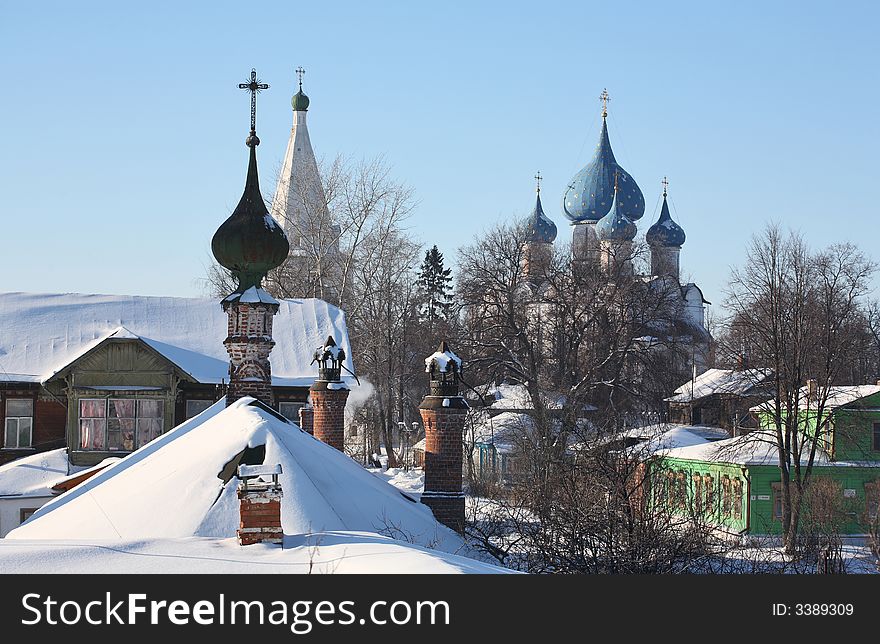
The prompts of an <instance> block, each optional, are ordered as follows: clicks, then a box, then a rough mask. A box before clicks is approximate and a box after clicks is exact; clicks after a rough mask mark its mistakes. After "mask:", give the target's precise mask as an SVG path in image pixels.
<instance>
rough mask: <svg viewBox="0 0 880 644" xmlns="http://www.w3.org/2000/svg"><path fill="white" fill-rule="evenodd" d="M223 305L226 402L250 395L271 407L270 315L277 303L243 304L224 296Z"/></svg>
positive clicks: (272, 343)
mask: <svg viewBox="0 0 880 644" xmlns="http://www.w3.org/2000/svg"><path fill="white" fill-rule="evenodd" d="M223 308H224V310H225V311H226V314H227V316H228V318H229V327H228V336H227V337H226V339H225V340H224V341H223V345H224V346H225V347H226V352H227V353H228V354H229V388H228V390H227V393H226V405H227V406H228V405H231V404H232V403H233V402H235V401H236V400H238V399H239V398H241V397H242V396H253V397H254V398H257V399H258V400H261V401H262V402H264V403H266V404H267V405H269V406H273V405H274V400H273V395H272V368H271V366H270V365H269V353H270V352H271V351H272V347H274V346H275V342H274V341H273V340H272V317H273V316H274V315H275V313H277V311H278V304H275V303H267V302H251V303H243V302H240V301H238V300H237V299H236V300H232V301H229V299H228V298H227V300H224V302H223Z"/></svg>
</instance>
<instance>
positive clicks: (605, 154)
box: [562, 91, 645, 223]
mask: <svg viewBox="0 0 880 644" xmlns="http://www.w3.org/2000/svg"><path fill="white" fill-rule="evenodd" d="M600 98H601V99H602V102H603V108H602V131H601V133H600V134H599V145H598V146H597V147H596V153H595V154H594V155H593V158H592V160H591V161H590V162H589V163H588V164H587V165H586V166H584V168H583V169H581V170H580V171H579V172H578V173H577V174H576V175H574V177H573V178H572V180H571V181H570V182H569V185H568V187H567V188H566V190H565V194H564V195H563V198H562V211H563V212H564V213H565V216H566V217H568V218H569V219H570V220H571V221H572V222H574V223H585V222H596V221H599V220H600V219H602V217H604V216H605V215H606V214H608V212H609V210H611V201H612V200H613V198H614V178H615V175H616V176H617V178H618V193H617V207H618V209H619V210H620V213H621V214H622V215H624V216H625V217H626V218H628V219H629V220H630V221H637V220H639V219H641V217H642V215H644V214H645V197H644V196H643V195H642V191H641V189H640V188H639V186H638V184H636V182H635V179H633V178H632V176H630V174H629V173H628V172H627V171H626V170H624V169H623V168H621V167H620V165H619V164H618V163H617V160H616V159H615V158H614V151H613V150H612V149H611V142H610V140H609V139H608V122H607V116H608V92H607V91H603V92H602V96H601V97H600Z"/></svg>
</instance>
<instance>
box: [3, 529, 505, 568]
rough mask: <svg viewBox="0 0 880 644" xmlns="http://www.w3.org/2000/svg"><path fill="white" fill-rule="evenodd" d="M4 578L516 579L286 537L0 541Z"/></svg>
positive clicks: (364, 536)
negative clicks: (250, 541) (272, 540)
mask: <svg viewBox="0 0 880 644" xmlns="http://www.w3.org/2000/svg"><path fill="white" fill-rule="evenodd" d="M0 570H2V571H3V572H5V573H10V574H11V573H102V574H103V573H116V574H156V573H187V574H198V573H208V574H220V573H222V574H253V573H267V574H269V573H275V574H277V573H284V574H295V573H300V574H308V573H312V574H346V573H348V574H362V573H363V574H376V573H386V574H401V573H405V574H493V573H512V572H513V571H512V570H508V569H506V568H499V567H498V566H493V565H490V564H486V563H482V562H480V561H476V560H474V559H469V558H467V557H462V556H458V555H454V554H448V553H445V552H438V551H437V550H431V549H429V548H425V547H422V546H418V545H415V544H412V543H405V542H402V541H398V540H395V539H391V538H388V537H385V536H381V535H378V534H375V533H366V532H319V533H315V534H310V535H297V536H285V537H284V543H283V545H280V546H279V545H268V544H257V545H251V546H247V547H245V548H242V547H241V546H239V545H238V543H237V542H236V541H235V540H234V539H217V538H210V537H201V538H194V537H190V538H189V539H137V540H128V541H119V540H115V541H112V542H108V541H102V540H98V539H89V540H83V539H77V540H69V539H64V540H52V541H32V540H20V539H15V540H13V539H0Z"/></svg>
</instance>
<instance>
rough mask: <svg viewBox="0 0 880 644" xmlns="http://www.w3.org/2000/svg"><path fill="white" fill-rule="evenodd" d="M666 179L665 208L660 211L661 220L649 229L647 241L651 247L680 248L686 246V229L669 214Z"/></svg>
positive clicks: (664, 181)
mask: <svg viewBox="0 0 880 644" xmlns="http://www.w3.org/2000/svg"><path fill="white" fill-rule="evenodd" d="M668 185H669V184H668V182H667V181H666V177H664V178H663V207H662V208H661V209H660V218H659V219H658V220H657V222H656V223H655V224H654V225H653V226H651V227H650V228H648V232H647V234H646V235H645V241H647V242H648V244H649V245H651V246H665V247H667V248H680V247H681V246H682V245H683V244H684V240H685V239H686V236H685V234H684V229H683V228H682V227H681V226H679V225H678V224H677V223H675V222H674V221H673V220H672V216H671V215H670V214H669V204H668V203H667V202H666V187H667V186H668Z"/></svg>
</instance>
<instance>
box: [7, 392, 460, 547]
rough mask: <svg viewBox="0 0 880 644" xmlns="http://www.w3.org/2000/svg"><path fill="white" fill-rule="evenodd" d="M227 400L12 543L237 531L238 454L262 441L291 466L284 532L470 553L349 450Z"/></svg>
mask: <svg viewBox="0 0 880 644" xmlns="http://www.w3.org/2000/svg"><path fill="white" fill-rule="evenodd" d="M224 404H225V403H224V401H222V400H221V401H220V402H218V403H216V404H215V405H214V406H212V407H211V408H209V409H208V410H206V411H205V412H203V413H202V414H199V415H198V416H196V417H195V418H193V419H191V420H189V421H187V422H185V423H183V424H182V425H179V426H178V427H176V428H175V429H173V430H171V431H170V432H169V433H167V434H165V435H163V436H161V437H159V438H157V439H156V440H155V441H153V442H151V443H149V444H147V445H145V446H144V447H142V448H141V449H139V450H138V451H136V452H134V453H132V454H131V455H129V456H127V457H126V458H124V459H122V460H121V461H119V462H117V463H115V464H113V465H111V466H109V467H108V468H106V469H105V470H103V471H101V472H99V473H98V474H96V475H95V476H93V477H92V478H91V479H89V480H88V481H86V482H84V483H82V484H81V485H79V486H77V487H75V488H73V489H72V490H70V491H69V492H67V493H65V494H63V495H61V496H58V497H56V498H55V499H53V500H52V501H50V502H49V503H48V504H46V505H44V506H43V507H42V508H40V509H39V510H38V511H37V512H36V513H35V514H34V515H33V516H32V517H31V518H30V519H29V520H28V521H26V522H25V523H24V524H22V525H21V526H20V527H18V528H16V529H15V530H13V531H12V532H11V533H9V535H8V536H7V539H53V540H54V539H86V540H93V539H98V540H105V539H118V540H121V541H134V540H140V539H175V538H183V537H191V536H203V537H215V538H228V537H233V536H234V535H235V533H236V529H237V527H238V522H239V515H238V501H237V498H236V495H235V492H236V489H237V485H238V480H237V478H235V477H234V476H232V473H233V472H234V471H235V466H236V465H237V464H238V461H237V460H236V459H237V458H240V455H241V454H242V453H243V452H244V450H245V449H246V448H249V449H251V450H257V451H259V450H260V448H261V447H262V448H263V449H265V456H264V458H263V461H262V462H263V463H265V464H267V465H275V464H281V467H282V471H283V473H282V475H281V476H280V481H281V484H282V487H283V490H284V500H283V502H282V526H283V529H284V533H285V534H288V535H294V534H308V533H312V532H324V531H363V532H374V533H379V534H389V535H393V536H395V537H398V538H402V539H404V540H406V541H410V542H413V543H416V544H421V545H424V546H430V547H436V548H437V549H439V550H443V551H445V552H449V553H459V552H466V551H467V548H466V546H465V543H464V541H463V540H462V539H461V537H459V535H457V534H456V533H455V532H453V531H452V530H450V529H448V528H446V527H445V526H443V525H441V524H439V523H437V521H435V519H434V516H433V514H432V513H431V511H430V509H429V508H427V507H426V506H424V505H421V504H420V503H418V502H417V500H416V499H414V498H412V497H408V496H407V495H405V494H403V493H402V492H400V491H399V490H397V489H395V488H394V487H392V486H391V485H388V484H387V483H386V482H384V481H382V480H380V479H379V478H377V477H375V476H373V475H371V474H370V473H369V472H367V471H366V470H364V468H363V467H361V465H360V464H358V463H356V462H355V461H353V460H352V459H351V458H349V457H348V456H346V455H345V454H342V453H341V452H339V451H337V450H335V449H333V448H332V447H330V446H328V445H325V444H324V443H322V442H320V441H318V440H316V439H315V438H313V437H312V436H310V435H309V434H306V433H305V432H303V431H302V430H301V429H300V428H299V427H297V426H296V425H294V424H293V423H290V422H288V421H286V420H283V419H281V418H280V417H278V416H277V415H276V414H274V413H273V412H271V411H268V410H267V409H266V408H263V407H260V406H258V404H257V403H255V401H254V400H253V399H252V398H242V399H240V400H238V401H236V402H235V403H233V404H232V405H230V406H229V407H228V408H224ZM230 463H232V465H231V466H230ZM224 472H226V474H225V477H226V478H225V479H224V478H222V477H221V476H224V474H223V473H224ZM229 477H231V478H229Z"/></svg>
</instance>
